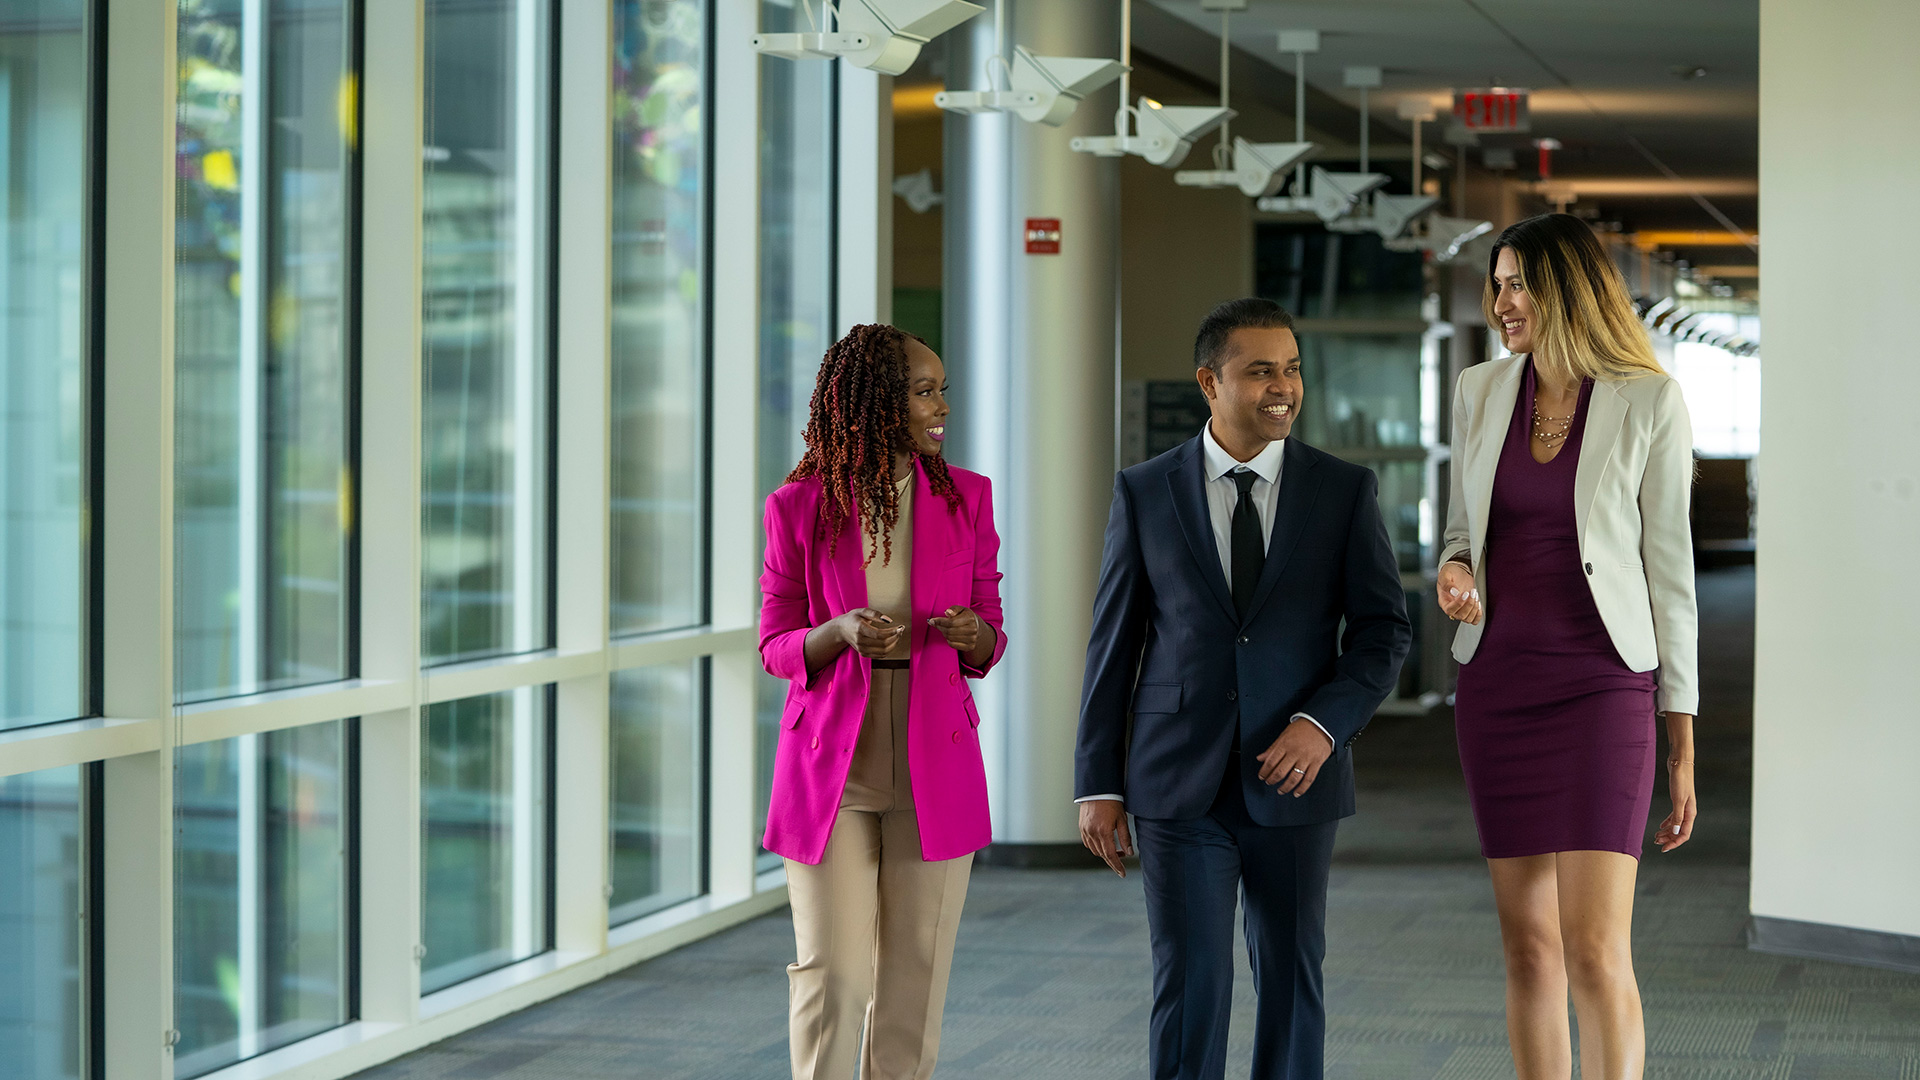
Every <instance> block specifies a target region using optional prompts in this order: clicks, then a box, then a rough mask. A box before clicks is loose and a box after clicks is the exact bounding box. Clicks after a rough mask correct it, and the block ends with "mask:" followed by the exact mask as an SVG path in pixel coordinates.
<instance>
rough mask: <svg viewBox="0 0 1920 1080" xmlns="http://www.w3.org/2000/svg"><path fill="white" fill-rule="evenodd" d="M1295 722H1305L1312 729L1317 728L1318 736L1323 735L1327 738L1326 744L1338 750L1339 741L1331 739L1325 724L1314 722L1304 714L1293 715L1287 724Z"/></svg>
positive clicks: (1331, 733)
mask: <svg viewBox="0 0 1920 1080" xmlns="http://www.w3.org/2000/svg"><path fill="white" fill-rule="evenodd" d="M1295 720H1305V721H1306V722H1307V723H1309V724H1312V725H1313V726H1314V727H1317V728H1319V729H1320V734H1322V735H1325V736H1326V737H1327V742H1328V743H1329V744H1331V745H1332V746H1333V748H1334V749H1336V750H1338V749H1339V748H1340V740H1338V739H1336V738H1334V737H1333V732H1331V731H1328V730H1327V726H1326V725H1325V724H1322V723H1321V722H1320V721H1318V720H1315V719H1314V718H1313V717H1311V716H1308V715H1307V714H1306V713H1303V712H1297V713H1294V714H1293V716H1292V717H1290V718H1289V719H1288V720H1287V723H1289V724H1291V723H1293V721H1295Z"/></svg>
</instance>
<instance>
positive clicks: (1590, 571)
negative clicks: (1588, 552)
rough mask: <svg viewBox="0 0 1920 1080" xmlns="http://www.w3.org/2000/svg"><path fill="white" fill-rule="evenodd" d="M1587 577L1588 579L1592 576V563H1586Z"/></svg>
mask: <svg viewBox="0 0 1920 1080" xmlns="http://www.w3.org/2000/svg"><path fill="white" fill-rule="evenodd" d="M1587 576H1588V577H1592V576H1593V564H1592V563H1588V564H1587Z"/></svg>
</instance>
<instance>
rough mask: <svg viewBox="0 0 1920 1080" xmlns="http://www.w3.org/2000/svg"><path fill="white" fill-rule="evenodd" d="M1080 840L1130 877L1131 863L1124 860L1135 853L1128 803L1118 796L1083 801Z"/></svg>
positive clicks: (1114, 868)
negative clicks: (1129, 864) (1129, 831)
mask: <svg viewBox="0 0 1920 1080" xmlns="http://www.w3.org/2000/svg"><path fill="white" fill-rule="evenodd" d="M1080 842H1081V843H1083V844H1085V845H1087V850H1088V851H1091V852H1093V853H1094V854H1095V855H1098V856H1100V858H1101V859H1103V860H1104V861H1105V862H1106V864H1107V866H1109V867H1111V868H1112V870H1113V872H1114V873H1116V874H1119V875H1120V876H1121V877H1126V876H1127V864H1126V863H1125V862H1123V861H1121V860H1122V859H1123V858H1124V857H1125V856H1128V855H1132V854H1134V847H1133V837H1132V836H1130V835H1129V834H1128V833H1127V804H1125V803H1123V802H1121V801H1120V800H1118V799H1088V800H1087V801H1086V802H1083V803H1081V804H1080Z"/></svg>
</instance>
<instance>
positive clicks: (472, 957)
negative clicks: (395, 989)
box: [420, 687, 552, 994]
mask: <svg viewBox="0 0 1920 1080" xmlns="http://www.w3.org/2000/svg"><path fill="white" fill-rule="evenodd" d="M549 697H550V693H549V690H548V688H547V687H522V688H520V689H517V690H506V691H502V692H501V693H498V694H485V695H482V696H480V697H470V698H462V699H461V700H459V701H448V702H442V703H441V704H438V705H431V706H428V708H427V712H426V720H425V725H426V730H425V737H424V738H423V740H422V747H421V753H422V758H421V762H420V777H421V795H420V798H421V806H422V811H423V813H424V815H425V820H424V822H423V825H424V837H425V839H424V846H423V850H422V854H421V858H422V863H423V865H424V867H425V878H426V880H425V883H424V888H425V893H424V895H423V897H422V901H421V917H422V922H423V924H424V928H423V930H422V938H421V940H423V941H424V942H425V943H426V947H427V955H426V961H425V964H424V966H423V969H422V971H421V973H420V989H421V992H422V993H429V994H430V993H432V992H434V991H435V990H440V989H444V988H446V987H448V986H452V985H453V984H454V983H457V982H461V981H463V980H466V979H470V978H472V977H473V976H475V975H480V974H483V973H485V972H488V971H492V970H494V969H495V968H500V967H505V966H506V965H508V964H511V963H515V962H517V961H520V960H525V959H526V958H528V957H530V956H534V955H536V954H539V953H543V952H545V951H547V949H549V948H551V947H552V944H551V939H552V933H551V931H550V928H549V920H548V910H549V894H550V892H551V888H552V885H551V883H552V873H551V872H550V870H549V860H548V855H547V853H548V851H549V850H550V848H551V840H550V829H551V824H550V823H551V821H552V810H551V807H552V797H551V785H550V783H549V779H548V777H549V773H548V769H549V762H550V760H551V739H552V732H551V726H550V724H549V723H548V719H547V718H548V715H549V705H548V701H549Z"/></svg>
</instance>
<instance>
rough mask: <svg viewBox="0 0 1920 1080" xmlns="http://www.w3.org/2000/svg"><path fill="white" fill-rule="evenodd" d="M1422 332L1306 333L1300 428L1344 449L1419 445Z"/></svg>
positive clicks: (1325, 445) (1327, 446) (1322, 443)
mask: <svg viewBox="0 0 1920 1080" xmlns="http://www.w3.org/2000/svg"><path fill="white" fill-rule="evenodd" d="M1420 350H1421V338H1420V335H1419V334H1330V333H1323V332H1316V331H1306V332H1303V333H1301V334H1300V366H1301V368H1302V370H1303V372H1304V375H1303V378H1304V379H1305V381H1306V388H1307V396H1306V403H1305V408H1303V409H1302V410H1301V413H1300V424H1299V430H1300V436H1301V438H1303V439H1305V440H1306V441H1308V442H1310V443H1312V444H1313V445H1315V446H1318V447H1320V448H1321V449H1323V450H1327V451H1330V452H1332V453H1335V454H1340V455H1342V456H1352V455H1353V454H1354V453H1355V452H1357V451H1360V450H1362V449H1366V448H1374V447H1407V448H1418V447H1420V446H1421V441H1420V438H1421V434H1422V433H1421V415H1420V408H1421V403H1422V401H1423V400H1424V398H1423V396H1422V394H1421V382H1422V380H1421V368H1420Z"/></svg>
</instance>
